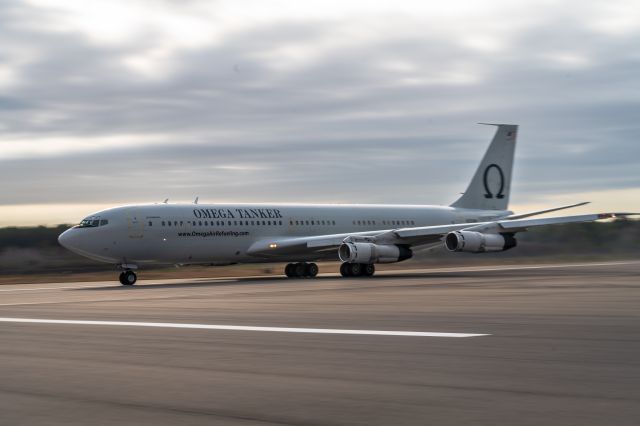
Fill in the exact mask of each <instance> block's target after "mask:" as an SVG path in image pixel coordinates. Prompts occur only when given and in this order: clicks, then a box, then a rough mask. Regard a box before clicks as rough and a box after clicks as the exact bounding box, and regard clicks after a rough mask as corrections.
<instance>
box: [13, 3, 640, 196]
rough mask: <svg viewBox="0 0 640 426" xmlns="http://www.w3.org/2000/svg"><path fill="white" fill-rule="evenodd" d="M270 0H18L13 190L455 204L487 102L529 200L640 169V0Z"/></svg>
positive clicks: (482, 136)
mask: <svg viewBox="0 0 640 426" xmlns="http://www.w3.org/2000/svg"><path fill="white" fill-rule="evenodd" d="M269 3H270V6H269V7H266V6H265V3H263V2H247V1H236V2H225V1H223V2H199V1H192V2H172V1H165V2H146V1H138V2H126V3H124V2H118V1H114V2H109V3H108V4H105V3H104V2H98V3H95V2H89V1H87V2H78V3H74V2H50V1H47V2H39V1H31V2H27V3H19V2H15V3H12V2H8V3H7V2H5V3H2V5H0V22H2V23H3V26H2V27H0V38H1V39H2V40H3V45H6V46H10V48H7V49H3V52H2V53H0V88H2V91H1V92H0V93H1V95H0V108H1V109H2V113H3V114H2V115H3V120H2V122H0V131H1V132H2V137H1V138H0V191H1V193H2V194H3V197H2V200H1V201H0V204H4V205H14V204H20V205H22V204H34V203H37V204H43V203H61V202H65V203H73V204H78V203H93V204H100V203H104V202H110V203H114V204H117V203H121V202H136V201H156V200H162V199H164V198H166V197H171V198H172V199H192V198H193V197H194V196H195V195H200V197H201V199H202V200H203V201H212V202H213V201H244V202H247V201H254V200H255V201H271V200H273V201H309V202H313V201H318V202H406V203H436V204H446V203H449V202H451V201H453V199H455V197H456V194H457V193H458V192H460V191H462V190H464V188H465V187H466V183H467V181H468V179H469V178H470V176H471V174H472V173H473V171H474V169H475V167H476V165H477V162H478V161H479V159H480V157H481V155H482V153H483V152H484V149H485V148H486V145H487V143H488V141H489V139H490V138H491V132H492V130H491V129H490V128H483V127H480V126H475V125H474V124H473V123H476V122H478V121H490V122H496V121H499V122H513V123H519V124H521V126H522V128H521V132H520V140H519V148H518V151H517V163H516V169H515V177H514V179H515V180H514V191H516V193H515V194H514V200H519V202H520V203H523V202H526V200H528V199H534V198H535V199H536V200H540V199H545V197H547V199H549V200H551V199H553V200H555V198H554V197H557V196H561V195H562V194H571V193H577V192H590V191H603V190H607V189H611V188H631V189H632V188H638V187H640V172H639V170H640V167H639V166H640V164H639V162H640V160H638V159H639V158H640V147H639V145H638V144H637V141H638V139H639V138H640V124H639V123H638V120H637V116H638V111H640V101H639V100H638V99H640V97H639V96H638V95H639V94H640V93H638V87H639V86H638V84H637V75H639V74H640V55H638V54H637V53H635V52H637V49H636V46H637V45H638V42H640V25H638V24H637V23H638V22H640V20H633V19H629V18H628V15H629V16H634V13H635V12H633V10H635V9H634V8H633V7H631V5H630V3H628V2H590V3H589V4H588V5H583V4H582V3H578V2H574V3H572V2H570V4H568V5H565V6H563V7H562V8H560V7H559V6H557V5H554V4H552V3H548V4H542V5H541V4H539V2H518V5H514V4H513V3H512V2H503V1H496V2H484V3H483V4H482V7H480V6H479V4H478V3H477V2H461V3H460V5H458V6H459V8H458V9H457V10H455V11H454V10H453V9H452V8H451V7H447V6H434V5H430V4H428V2H416V3H411V4H410V3H409V2H407V4H406V5H405V4H404V3H403V4H402V5H398V4H397V2H380V3H379V4H378V3H377V2H376V6H375V7H374V6H372V5H370V4H366V5H365V4H364V3H361V2H326V1H325V2H310V3H307V2H291V1H282V2H279V3H278V7H274V6H273V3H272V2H269ZM98 5H101V6H98ZM572 5H573V6H572ZM249 6H251V7H249ZM578 6H579V7H578ZM310 10H313V13H311V12H310ZM34 23H37V25H35V24H34ZM536 202H537V201H536Z"/></svg>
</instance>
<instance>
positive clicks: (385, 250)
mask: <svg viewBox="0 0 640 426" xmlns="http://www.w3.org/2000/svg"><path fill="white" fill-rule="evenodd" d="M412 256H413V252H412V251H411V249H409V248H407V247H403V246H396V245H391V244H389V245H379V244H373V243H342V245H340V248H339V249H338V257H339V258H340V260H341V261H343V262H350V263H394V262H400V261H403V260H406V259H409V258H410V257H412Z"/></svg>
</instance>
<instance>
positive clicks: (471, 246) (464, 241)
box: [444, 231, 517, 253]
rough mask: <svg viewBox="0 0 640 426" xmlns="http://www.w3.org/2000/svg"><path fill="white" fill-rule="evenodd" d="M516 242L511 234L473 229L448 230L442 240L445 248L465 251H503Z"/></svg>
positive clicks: (513, 245)
mask: <svg viewBox="0 0 640 426" xmlns="http://www.w3.org/2000/svg"><path fill="white" fill-rule="evenodd" d="M516 244H517V243H516V239H515V238H514V237H513V234H483V233H482V232H473V231H454V232H449V233H448V234H447V236H446V238H445V240H444V245H445V246H446V247H447V250H449V251H463V252H467V253H485V252H491V251H505V250H509V249H510V248H513V247H515V246H516Z"/></svg>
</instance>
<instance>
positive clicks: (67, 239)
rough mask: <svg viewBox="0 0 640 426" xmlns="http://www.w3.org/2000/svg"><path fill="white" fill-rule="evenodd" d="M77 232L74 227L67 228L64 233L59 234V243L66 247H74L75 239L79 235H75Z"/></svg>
mask: <svg viewBox="0 0 640 426" xmlns="http://www.w3.org/2000/svg"><path fill="white" fill-rule="evenodd" d="M74 234H75V232H74V230H73V229H67V230H66V231H64V232H63V233H62V234H60V235H59V236H58V243H60V245H61V246H62V247H64V248H66V249H73V248H74V240H76V239H77V235H74Z"/></svg>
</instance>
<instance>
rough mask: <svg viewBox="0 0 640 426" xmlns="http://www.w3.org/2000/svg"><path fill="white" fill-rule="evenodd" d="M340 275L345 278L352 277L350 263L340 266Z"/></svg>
mask: <svg viewBox="0 0 640 426" xmlns="http://www.w3.org/2000/svg"><path fill="white" fill-rule="evenodd" d="M340 275H342V276H343V277H345V278H346V277H350V276H351V274H350V271H349V264H348V263H346V262H345V263H343V264H342V265H340Z"/></svg>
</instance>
